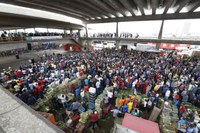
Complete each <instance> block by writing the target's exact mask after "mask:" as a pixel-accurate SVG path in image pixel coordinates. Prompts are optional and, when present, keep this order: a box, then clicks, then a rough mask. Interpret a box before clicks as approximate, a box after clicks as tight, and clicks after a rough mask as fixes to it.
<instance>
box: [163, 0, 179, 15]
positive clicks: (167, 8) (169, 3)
mask: <svg viewBox="0 0 200 133" xmlns="http://www.w3.org/2000/svg"><path fill="white" fill-rule="evenodd" d="M176 1H177V0H167V1H166V2H167V3H166V6H165V10H164V12H163V14H167V11H168V10H169V8H170V7H171V6H172V5H175V4H176Z"/></svg>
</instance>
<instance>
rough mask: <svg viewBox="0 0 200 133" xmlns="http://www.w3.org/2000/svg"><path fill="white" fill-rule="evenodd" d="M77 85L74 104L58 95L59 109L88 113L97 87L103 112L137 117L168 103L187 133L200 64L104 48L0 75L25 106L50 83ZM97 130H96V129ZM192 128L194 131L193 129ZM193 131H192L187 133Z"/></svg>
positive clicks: (197, 100) (199, 87) (198, 102)
mask: <svg viewBox="0 0 200 133" xmlns="http://www.w3.org/2000/svg"><path fill="white" fill-rule="evenodd" d="M83 75H86V77H85V78H84V79H83V80H78V86H77V87H75V86H73V85H72V86H71V88H70V91H71V92H72V93H74V95H75V97H76V98H75V100H74V101H73V102H72V103H71V105H70V106H69V105H68V103H67V102H66V95H65V94H61V95H60V96H58V99H60V100H61V102H62V104H63V107H64V108H67V109H68V110H70V111H72V112H77V110H78V108H79V107H80V106H83V107H84V109H85V110H86V109H87V108H88V103H87V102H86V100H85V97H86V96H85V93H87V92H88V89H89V88H90V87H93V88H96V93H97V95H100V94H101V93H102V92H103V90H104V89H105V88H106V87H110V86H112V87H113V90H110V91H107V95H106V97H105V98H104V104H103V106H102V108H104V107H107V106H109V105H110V104H111V105H112V110H111V112H113V117H118V116H121V115H123V114H124V113H131V114H132V115H134V116H141V112H148V111H150V110H151V109H152V108H153V106H159V105H158V104H159V103H160V100H161V99H162V98H163V99H164V100H165V101H170V100H171V101H172V104H174V105H175V106H177V108H179V119H180V120H182V119H183V120H185V121H186V122H187V126H186V128H187V130H188V131H187V133H190V132H189V130H190V127H191V124H193V125H192V127H195V126H194V125H195V124H198V123H194V112H193V111H191V112H190V113H189V114H188V113H187V115H189V116H190V117H189V118H190V119H186V118H188V117H187V115H185V112H187V107H186V106H185V103H188V102H190V103H191V104H192V105H194V106H196V107H198V108H200V60H199V59H197V58H190V57H187V58H181V57H179V56H177V55H176V54H174V53H173V54H170V55H169V56H159V55H156V54H148V53H145V52H138V51H120V50H114V49H103V50H101V51H95V52H88V53H82V52H78V53H77V52H76V53H70V54H69V53H68V54H67V55H55V54H53V55H44V56H43V57H42V58H41V61H40V62H37V63H34V64H33V63H27V64H21V65H20V68H19V69H12V68H8V69H5V70H3V71H2V72H1V76H0V82H2V83H5V82H6V83H7V86H6V89H8V90H9V91H10V92H12V93H13V94H14V95H16V96H17V97H19V98H20V99H21V100H22V101H24V102H25V103H27V104H28V105H34V104H35V103H36V101H37V99H38V98H43V94H44V93H46V91H47V90H48V85H50V84H51V85H52V84H54V85H59V84H61V83H62V82H66V83H68V82H69V81H70V80H71V79H74V78H79V79H80V77H82V76H83ZM121 90H124V91H130V92H131V93H130V94H131V95H128V96H126V95H122V97H120V98H118V99H119V100H116V99H117V97H118V94H119V92H120V91H121ZM142 94H143V95H146V97H147V98H146V99H143V100H142V101H137V100H136V98H135V97H136V96H137V95H142ZM97 113H98V112H96V111H94V112H93V113H92V115H91V118H92V122H93V128H94V124H97V125H99V123H98V122H97V121H98V116H97ZM99 127H100V126H99ZM195 130H197V129H196V128H195ZM191 133H192V132H191Z"/></svg>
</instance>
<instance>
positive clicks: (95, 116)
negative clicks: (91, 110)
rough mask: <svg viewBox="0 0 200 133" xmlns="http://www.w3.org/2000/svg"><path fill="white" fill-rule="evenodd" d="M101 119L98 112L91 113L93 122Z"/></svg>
mask: <svg viewBox="0 0 200 133" xmlns="http://www.w3.org/2000/svg"><path fill="white" fill-rule="evenodd" d="M98 119H99V117H98V114H91V120H92V122H95V121H97V120H98Z"/></svg>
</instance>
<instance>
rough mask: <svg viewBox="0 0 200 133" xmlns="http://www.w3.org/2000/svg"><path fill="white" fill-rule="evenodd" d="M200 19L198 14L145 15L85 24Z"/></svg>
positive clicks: (91, 21) (92, 21)
mask: <svg viewBox="0 0 200 133" xmlns="http://www.w3.org/2000/svg"><path fill="white" fill-rule="evenodd" d="M195 18H200V17H199V12H190V13H175V14H165V15H162V14H161V15H145V16H132V17H124V18H111V19H103V20H90V21H86V23H107V22H124V21H143V20H173V19H195Z"/></svg>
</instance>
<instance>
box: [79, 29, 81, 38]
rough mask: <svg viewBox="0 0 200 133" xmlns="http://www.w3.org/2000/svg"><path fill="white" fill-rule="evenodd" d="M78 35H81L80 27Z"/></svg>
mask: <svg viewBox="0 0 200 133" xmlns="http://www.w3.org/2000/svg"><path fill="white" fill-rule="evenodd" d="M78 37H81V30H80V29H78Z"/></svg>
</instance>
